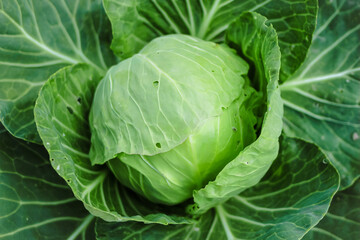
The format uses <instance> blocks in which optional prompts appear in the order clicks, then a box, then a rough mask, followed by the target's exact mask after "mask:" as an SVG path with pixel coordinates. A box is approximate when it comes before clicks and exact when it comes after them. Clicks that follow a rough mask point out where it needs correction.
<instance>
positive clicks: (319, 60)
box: [281, 0, 360, 188]
mask: <svg viewBox="0 0 360 240" xmlns="http://www.w3.org/2000/svg"><path fill="white" fill-rule="evenodd" d="M359 12H360V2H359V1H346V0H334V1H325V0H323V1H320V11H319V18H318V26H317V30H316V32H315V35H314V42H313V44H312V46H311V48H310V53H309V56H308V57H307V59H306V61H305V63H304V64H303V66H302V67H301V68H300V69H299V71H298V72H297V73H296V74H295V75H294V76H293V77H291V79H290V80H289V81H288V82H286V83H284V84H283V85H282V86H281V94H282V97H283V99H284V105H285V116H284V123H285V124H284V131H285V133H286V134H288V135H290V136H297V137H300V138H303V139H305V140H307V141H311V142H313V143H315V144H317V145H318V146H320V147H321V148H322V150H323V151H324V152H325V154H326V155H327V157H328V158H329V159H330V161H331V162H332V163H333V164H334V165H335V167H336V168H337V169H338V171H339V173H340V176H341V185H342V187H343V188H346V187H348V186H350V185H351V184H352V183H353V182H354V180H355V179H356V178H358V177H359V176H360V161H359V160H360V137H359V136H360V55H359V53H360V24H359V22H360V14H359Z"/></svg>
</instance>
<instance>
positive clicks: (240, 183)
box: [191, 12, 283, 214]
mask: <svg viewBox="0 0 360 240" xmlns="http://www.w3.org/2000/svg"><path fill="white" fill-rule="evenodd" d="M265 23H266V18H265V17H263V16H261V15H260V14H257V13H250V12H247V13H243V14H242V15H241V16H240V17H239V18H238V19H237V20H236V21H235V22H234V23H233V24H232V25H230V27H229V29H228V30H227V35H226V41H227V42H228V44H229V46H231V47H233V48H235V49H237V50H238V52H239V53H240V54H241V55H243V56H244V57H245V59H246V60H247V62H248V63H249V64H250V65H251V68H252V69H251V70H252V71H255V72H256V75H255V76H254V77H253V79H252V84H253V85H254V86H255V87H256V88H257V89H258V90H259V91H260V92H261V93H262V94H263V96H264V100H262V101H265V103H264V105H265V108H266V109H265V113H263V114H264V120H263V124H262V127H261V133H260V136H259V137H258V138H257V139H256V141H255V142H253V143H252V144H250V145H249V146H248V147H246V148H245V149H244V150H243V151H241V152H240V154H239V155H238V156H237V157H236V158H235V159H234V160H232V161H231V162H230V163H229V164H228V165H226V166H225V167H224V169H223V170H222V171H221V172H220V173H219V174H218V175H217V177H216V179H215V180H214V181H212V182H209V183H208V184H207V185H206V186H205V187H204V188H203V189H200V190H198V191H194V194H193V195H194V201H195V206H194V210H191V211H193V212H194V213H196V214H198V213H204V212H205V211H206V210H208V209H209V208H211V207H214V206H215V205H217V204H218V203H221V202H224V201H226V200H227V199H228V198H229V197H232V196H234V195H237V194H239V193H240V192H241V191H244V190H245V189H247V188H249V187H252V186H254V185H255V184H257V183H258V182H259V181H260V179H261V178H262V177H263V176H264V175H265V173H266V171H267V170H268V169H269V167H270V166H271V164H272V162H273V161H274V159H275V158H276V156H277V154H278V148H279V143H278V138H279V136H280V134H281V128H282V120H281V118H282V114H283V106H282V101H281V98H280V90H279V88H278V79H279V68H280V51H279V47H278V45H277V37H276V32H275V30H274V28H272V27H271V26H270V27H269V26H267V25H266V24H265Z"/></svg>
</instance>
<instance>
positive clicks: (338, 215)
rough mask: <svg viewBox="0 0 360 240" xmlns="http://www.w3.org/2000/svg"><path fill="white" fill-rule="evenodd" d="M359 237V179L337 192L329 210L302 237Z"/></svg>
mask: <svg viewBox="0 0 360 240" xmlns="http://www.w3.org/2000/svg"><path fill="white" fill-rule="evenodd" d="M359 238H360V180H357V181H356V182H355V183H354V185H352V186H351V187H350V188H349V189H346V190H344V191H341V192H338V193H337V194H336V195H335V197H334V199H333V201H332V202H331V205H330V208H329V211H328V212H327V213H326V215H325V217H324V218H323V219H322V220H321V221H320V223H319V224H318V225H316V226H315V227H314V228H312V229H311V231H310V232H309V233H308V234H306V235H305V237H304V238H303V239H305V240H307V239H309V240H310V239H316V240H318V239H319V240H323V239H324V240H329V239H335V240H339V239H359Z"/></svg>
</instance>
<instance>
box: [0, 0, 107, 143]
mask: <svg viewBox="0 0 360 240" xmlns="http://www.w3.org/2000/svg"><path fill="white" fill-rule="evenodd" d="M108 38H109V24H108V21H107V17H106V16H105V13H104V11H103V9H102V4H101V0H96V1H91V0H79V1H70V0H61V1H58V0H44V1H32V0H12V1H7V0H5V1H0V120H1V122H2V123H3V124H4V126H5V127H6V129H7V130H9V131H10V132H11V133H12V134H13V135H15V136H16V137H19V138H22V139H26V140H29V141H32V142H37V143H40V142H41V141H40V138H39V136H38V134H37V132H36V127H35V123H34V115H33V108H34V103H35V100H36V97H37V95H38V92H39V89H40V87H41V86H42V85H43V84H44V82H45V81H46V80H47V79H48V77H49V76H50V75H51V74H53V73H54V72H56V71H57V70H58V69H60V68H62V67H64V66H67V65H70V64H74V63H79V62H84V63H88V64H90V65H92V66H93V67H94V68H96V69H97V70H98V71H100V72H105V71H106V69H107V65H108V64H112V62H113V57H112V55H111V53H110V50H109V49H108V48H109V46H108V44H107V42H109V39H108Z"/></svg>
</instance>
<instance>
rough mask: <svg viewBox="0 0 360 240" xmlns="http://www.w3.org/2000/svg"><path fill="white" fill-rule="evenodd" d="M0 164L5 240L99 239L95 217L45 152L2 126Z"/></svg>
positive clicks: (0, 221) (0, 231) (0, 234)
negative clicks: (95, 226) (60, 175)
mask: <svg viewBox="0 0 360 240" xmlns="http://www.w3.org/2000/svg"><path fill="white" fill-rule="evenodd" d="M0 163H1V164H0V239H2V240H6V239H9V240H11V239H29V240H36V239H54V240H55V239H65V238H67V239H74V240H75V239H84V238H86V239H89V240H90V239H95V232H94V223H95V221H94V220H95V218H94V216H92V215H91V214H89V213H88V212H87V211H86V210H85V208H84V207H83V205H82V204H81V202H79V201H77V199H76V198H75V197H74V195H73V194H72V192H71V190H70V189H69V187H68V186H67V185H66V183H65V182H64V181H63V180H62V179H61V178H60V177H59V176H57V174H54V170H53V169H52V168H51V166H50V163H49V161H48V154H47V152H46V150H45V149H44V148H43V147H40V146H38V145H36V144H31V143H28V142H24V141H21V140H18V139H16V138H14V137H13V136H11V135H10V134H9V133H8V132H7V131H6V130H5V129H4V127H3V126H2V125H1V124H0ZM59 225H61V228H59V227H58V226H59Z"/></svg>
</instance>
